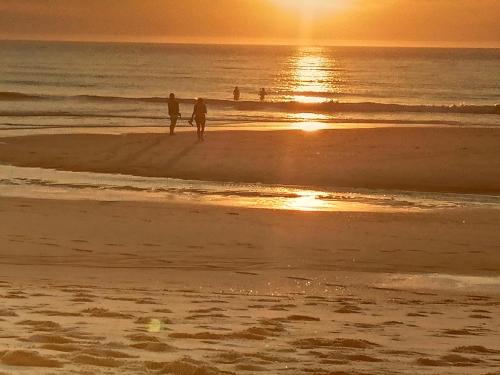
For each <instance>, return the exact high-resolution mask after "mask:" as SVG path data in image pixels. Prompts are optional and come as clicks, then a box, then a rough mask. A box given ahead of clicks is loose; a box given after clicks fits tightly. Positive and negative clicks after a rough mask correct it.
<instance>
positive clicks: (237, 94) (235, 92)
mask: <svg viewBox="0 0 500 375" xmlns="http://www.w3.org/2000/svg"><path fill="white" fill-rule="evenodd" d="M233 98H234V101H236V102H237V101H238V100H240V88H239V87H238V86H236V87H235V88H234V90H233Z"/></svg>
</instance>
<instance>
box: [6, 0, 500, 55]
mask: <svg viewBox="0 0 500 375" xmlns="http://www.w3.org/2000/svg"><path fill="white" fill-rule="evenodd" d="M499 14H500V0H0V39H35V40H90V41H127V42H135V41H138V42H181V43H182V42H192V43H239V44H245V43H256V44H274V43H276V44H311V45H316V44H327V45H391V46H392V45H397V46H413V45H418V46H469V47H500V22H499V21H498V15H499Z"/></svg>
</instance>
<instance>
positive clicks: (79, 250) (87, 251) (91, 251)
mask: <svg viewBox="0 0 500 375" xmlns="http://www.w3.org/2000/svg"><path fill="white" fill-rule="evenodd" d="M71 250H73V251H77V252H79V253H93V252H94V251H93V250H86V249H79V248H76V247H74V248H72V249H71Z"/></svg>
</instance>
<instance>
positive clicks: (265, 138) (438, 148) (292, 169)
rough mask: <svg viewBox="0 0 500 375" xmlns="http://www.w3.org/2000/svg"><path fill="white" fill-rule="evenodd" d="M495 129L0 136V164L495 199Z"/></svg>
mask: <svg viewBox="0 0 500 375" xmlns="http://www.w3.org/2000/svg"><path fill="white" fill-rule="evenodd" d="M499 155H500V130H499V129H485V128H477V129H475V128H379V129H347V130H340V129H337V130H323V131H317V132H311V133H308V132H303V131H299V130H290V131H267V132H259V131H231V132H229V131H226V132H224V131H218V132H211V133H209V134H208V135H207V141H206V142H204V143H198V142H196V140H195V136H194V135H193V134H191V133H182V134H178V135H177V136H176V137H169V136H167V135H161V134H125V135H96V134H91V135H89V134H87V135H83V134H78V135H50V136H49V135H46V136H31V137H18V138H15V137H14V138H4V139H2V140H1V144H0V162H3V163H11V164H14V165H18V166H42V167H48V168H56V169H63V170H71V171H92V172H108V173H124V174H131V175H140V176H163V177H178V178H185V179H199V180H211V181H237V182H262V183H273V184H294V185H303V186H316V187H330V188H331V187H357V188H371V189H401V190H418V191H440V192H462V193H500V173H498V171H500V157H499Z"/></svg>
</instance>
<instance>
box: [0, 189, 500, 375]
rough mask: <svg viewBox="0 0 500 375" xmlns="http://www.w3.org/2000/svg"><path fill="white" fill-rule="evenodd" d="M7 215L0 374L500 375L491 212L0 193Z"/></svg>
mask: <svg viewBox="0 0 500 375" xmlns="http://www.w3.org/2000/svg"><path fill="white" fill-rule="evenodd" d="M0 218H1V222H2V225H1V226H0V248H1V249H2V251H1V259H0V262H1V265H0V297H1V300H2V307H1V308H0V330H1V331H0V332H1V334H0V348H1V349H0V373H2V374H14V373H18V372H19V371H21V370H24V371H36V373H37V374H67V373H68V372H70V373H75V374H84V373H97V372H99V373H104V372H105V373H108V374H123V373H127V374H223V373H232V374H254V373H273V374H274V373H283V374H310V373H312V374H377V373H383V374H403V373H404V374H410V373H411V374H415V373H419V374H437V373H439V374H494V373H496V372H498V370H499V369H500V348H498V342H499V340H500V334H499V332H500V320H499V319H498V316H499V314H500V294H499V293H498V283H500V279H499V278H498V277H499V276H500V272H499V271H498V270H499V269H500V232H498V230H496V228H498V227H499V226H500V211H498V210H495V209H493V210H490V209H467V210H460V209H454V210H435V211H425V212H421V213H416V212H413V213H406V214H403V213H399V214H397V213H392V214H384V213H349V212H337V213H331V212H329V213H324V212H293V211H273V210H256V209H244V208H227V207H226V208H224V207H208V206H197V205H183V204H166V203H163V204H159V203H144V202H141V203H134V202H97V201H57V200H35V199H16V198H8V199H6V198H3V199H1V200H0ZM433 274H436V275H437V274H443V275H447V274H458V275H471V276H475V277H484V278H485V279H484V280H497V281H496V283H497V284H496V286H495V284H493V285H490V287H488V286H487V285H483V286H481V285H475V286H474V285H473V284H471V285H468V284H467V282H462V281H455V282H453V281H452V280H453V278H452V277H448V278H446V277H444V279H442V280H441V279H440V278H439V277H438V276H432V275H433ZM426 275H427V276H426ZM494 277H496V279H493V278H494ZM462 279H463V278H459V277H458V278H457V280H462ZM440 280H441V281H440ZM464 280H467V279H464ZM478 280H483V279H478Z"/></svg>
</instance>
